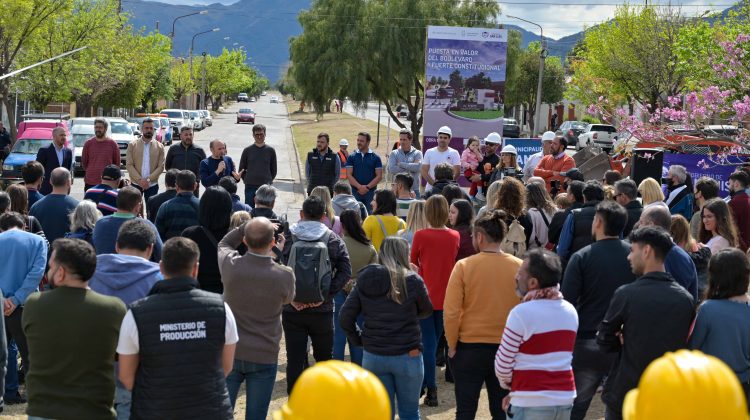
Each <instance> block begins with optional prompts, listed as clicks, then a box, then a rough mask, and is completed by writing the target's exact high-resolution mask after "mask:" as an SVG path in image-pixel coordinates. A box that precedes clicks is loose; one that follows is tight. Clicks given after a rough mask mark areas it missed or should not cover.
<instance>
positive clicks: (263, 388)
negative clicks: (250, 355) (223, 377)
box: [227, 359, 278, 420]
mask: <svg viewBox="0 0 750 420" xmlns="http://www.w3.org/2000/svg"><path fill="white" fill-rule="evenodd" d="M277 367H278V366H277V364H276V363H269V364H263V363H252V362H246V361H244V360H237V359H234V367H232V372H231V373H229V376H227V390H228V391H229V401H230V402H231V403H232V408H234V404H235V403H236V402H237V393H238V392H239V391H240V385H242V382H243V381H244V382H245V395H246V396H247V402H246V407H245V420H256V419H258V420H265V418H266V415H268V406H269V405H270V404H271V395H272V394H273V384H274V383H275V382H276V369H277Z"/></svg>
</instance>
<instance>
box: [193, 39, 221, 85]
mask: <svg viewBox="0 0 750 420" xmlns="http://www.w3.org/2000/svg"><path fill="white" fill-rule="evenodd" d="M211 32H219V28H213V29H209V30H207V31H203V32H198V33H197V34H195V35H193V39H192V41H190V54H189V56H190V79H192V78H193V46H194V45H195V38H196V37H198V36H199V35H203V34H208V33H211Z"/></svg>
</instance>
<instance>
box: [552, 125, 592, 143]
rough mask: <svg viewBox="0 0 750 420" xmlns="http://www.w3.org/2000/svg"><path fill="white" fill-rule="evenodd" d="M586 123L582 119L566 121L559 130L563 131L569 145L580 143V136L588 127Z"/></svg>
mask: <svg viewBox="0 0 750 420" xmlns="http://www.w3.org/2000/svg"><path fill="white" fill-rule="evenodd" d="M586 125H587V124H586V123H585V122H581V121H565V122H564V123H562V124H561V125H560V127H559V128H558V130H559V131H562V133H563V136H564V137H565V140H567V141H568V146H575V145H576V144H578V136H580V135H581V133H583V130H585V129H586Z"/></svg>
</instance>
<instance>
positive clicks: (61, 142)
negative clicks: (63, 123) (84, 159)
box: [36, 127, 73, 195]
mask: <svg viewBox="0 0 750 420" xmlns="http://www.w3.org/2000/svg"><path fill="white" fill-rule="evenodd" d="M65 139H66V134H65V130H64V129H63V128H62V127H55V129H54V130H52V144H50V145H49V146H48V147H44V148H41V149H39V152H37V154H36V160H37V162H39V163H41V164H42V166H44V179H43V180H42V186H41V188H40V189H39V192H40V193H42V194H44V195H47V194H49V193H51V192H52V185H50V183H49V180H50V177H51V175H52V170H53V169H55V168H58V167H61V166H62V167H63V168H65V169H67V170H69V171H70V173H71V174H72V173H73V151H72V150H70V149H68V148H67V147H65Z"/></svg>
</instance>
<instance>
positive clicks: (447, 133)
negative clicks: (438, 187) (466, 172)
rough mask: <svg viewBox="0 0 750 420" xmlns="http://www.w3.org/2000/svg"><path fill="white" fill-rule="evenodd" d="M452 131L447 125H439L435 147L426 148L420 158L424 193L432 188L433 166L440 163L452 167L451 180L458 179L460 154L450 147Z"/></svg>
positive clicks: (433, 180)
mask: <svg viewBox="0 0 750 420" xmlns="http://www.w3.org/2000/svg"><path fill="white" fill-rule="evenodd" d="M451 138H453V131H451V128H450V127H448V126H443V127H440V129H439V130H438V132H437V147H433V148H432V149H429V150H427V151H426V152H425V153H424V158H423V159H422V179H424V180H425V181H427V185H426V186H425V194H427V192H429V191H430V190H432V184H434V183H435V181H436V180H435V167H437V166H438V165H439V164H441V163H448V164H450V165H451V166H452V167H453V180H456V179H458V173H459V172H460V171H461V156H460V155H459V154H458V151H457V150H456V149H454V148H452V147H450V143H451Z"/></svg>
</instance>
